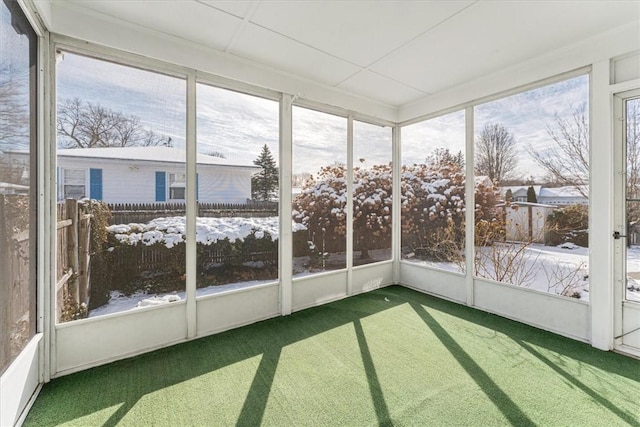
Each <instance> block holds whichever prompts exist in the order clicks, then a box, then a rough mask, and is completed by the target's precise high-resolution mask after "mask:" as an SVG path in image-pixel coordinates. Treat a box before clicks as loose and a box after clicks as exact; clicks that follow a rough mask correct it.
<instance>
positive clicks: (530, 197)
mask: <svg viewBox="0 0 640 427" xmlns="http://www.w3.org/2000/svg"><path fill="white" fill-rule="evenodd" d="M527 202H529V203H538V198H537V197H536V190H534V189H533V186H531V185H530V186H529V188H528V189H527Z"/></svg>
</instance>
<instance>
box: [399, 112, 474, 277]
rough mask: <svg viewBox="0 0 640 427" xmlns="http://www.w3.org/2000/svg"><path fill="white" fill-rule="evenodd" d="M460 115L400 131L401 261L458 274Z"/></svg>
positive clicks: (461, 251)
mask: <svg viewBox="0 0 640 427" xmlns="http://www.w3.org/2000/svg"><path fill="white" fill-rule="evenodd" d="M464 153H465V114H464V111H458V112H456V113H451V114H447V115H444V116H441V117H437V118H434V119H430V120H426V121H424V122H420V123H416V124H414V125H410V126H406V127H403V128H402V183H401V188H402V200H401V212H402V259H403V260H405V261H410V262H414V263H418V264H421V265H427V266H429V267H435V268H441V269H444V270H449V271H458V272H462V271H464V257H463V256H464V248H465V245H464V243H465V219H464V218H465V206H466V205H465V155H464Z"/></svg>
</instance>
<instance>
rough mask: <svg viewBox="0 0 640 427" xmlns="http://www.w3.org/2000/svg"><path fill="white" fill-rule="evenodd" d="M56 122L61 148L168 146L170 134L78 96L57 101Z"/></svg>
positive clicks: (134, 117)
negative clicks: (150, 128) (145, 126)
mask: <svg viewBox="0 0 640 427" xmlns="http://www.w3.org/2000/svg"><path fill="white" fill-rule="evenodd" d="M57 125H58V135H59V136H60V141H61V144H60V146H61V147H63V148H95V147H131V146H144V147H147V146H155V145H165V146H171V137H165V136H162V135H158V134H156V133H155V132H153V131H152V130H148V129H145V128H144V127H143V126H142V125H141V124H140V118H139V117H137V116H134V115H126V114H123V113H121V112H118V111H114V110H111V109H109V108H106V107H103V106H101V105H100V104H93V103H91V102H82V101H81V100H79V99H78V98H74V99H67V100H65V101H63V102H61V103H60V104H59V105H58V123H57Z"/></svg>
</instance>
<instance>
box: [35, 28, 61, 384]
mask: <svg viewBox="0 0 640 427" xmlns="http://www.w3.org/2000/svg"><path fill="white" fill-rule="evenodd" d="M49 65H50V63H49V33H48V32H45V33H44V35H43V37H38V73H37V74H38V77H37V79H38V88H37V102H38V113H37V114H38V135H37V138H38V152H37V153H36V155H37V164H38V184H37V189H38V232H37V233H38V238H37V240H38V243H37V245H38V249H37V250H38V261H37V262H38V265H37V273H36V280H37V292H38V302H37V304H38V306H37V307H38V310H37V311H38V326H37V327H38V329H37V331H38V332H42V333H43V342H42V344H41V345H40V349H39V356H38V357H39V358H40V361H39V362H40V363H39V366H40V373H39V377H40V378H39V379H40V382H49V380H50V379H51V369H50V364H49V357H50V354H51V352H50V350H51V349H50V347H49V345H50V339H51V338H50V335H51V330H52V329H53V327H54V326H53V322H52V316H51V305H50V302H51V300H55V298H54V297H52V296H51V295H52V290H53V289H55V288H54V287H55V285H54V283H55V280H52V274H54V273H53V271H55V269H52V268H51V261H52V259H53V256H52V254H53V253H54V252H55V250H53V248H55V247H56V246H55V231H54V230H55V229H56V226H55V224H56V221H57V218H56V209H55V201H56V193H55V185H52V184H55V183H52V181H51V179H52V177H55V170H56V168H55V164H54V163H53V162H54V160H53V159H52V151H53V152H55V137H52V135H51V131H52V127H51V121H50V119H51V117H50V110H51V104H50V102H51V97H50V94H51V92H50V90H49V88H51V87H52V86H51V85H50V84H49V81H46V79H48V78H49V75H50V74H49V71H50V67H49ZM51 90H53V89H51ZM51 212H53V215H51ZM47 255H48V256H47ZM52 270H53V271H52Z"/></svg>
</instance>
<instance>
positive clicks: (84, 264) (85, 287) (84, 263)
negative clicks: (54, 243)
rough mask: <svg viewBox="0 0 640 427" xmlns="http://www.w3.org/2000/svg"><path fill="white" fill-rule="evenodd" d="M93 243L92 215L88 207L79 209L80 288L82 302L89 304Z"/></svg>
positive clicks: (79, 294)
mask: <svg viewBox="0 0 640 427" xmlns="http://www.w3.org/2000/svg"><path fill="white" fill-rule="evenodd" d="M90 245H91V217H90V216H89V215H88V214H87V213H86V208H83V209H79V210H78V280H77V282H78V288H79V293H78V297H79V301H80V304H83V303H84V304H87V305H88V304H89V286H90V280H89V274H90V271H89V261H90V259H89V257H90V255H89V254H90Z"/></svg>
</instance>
